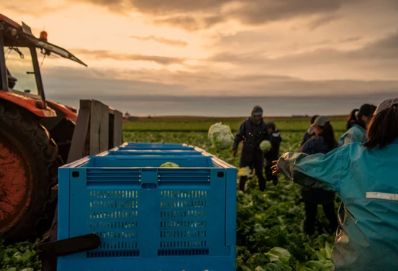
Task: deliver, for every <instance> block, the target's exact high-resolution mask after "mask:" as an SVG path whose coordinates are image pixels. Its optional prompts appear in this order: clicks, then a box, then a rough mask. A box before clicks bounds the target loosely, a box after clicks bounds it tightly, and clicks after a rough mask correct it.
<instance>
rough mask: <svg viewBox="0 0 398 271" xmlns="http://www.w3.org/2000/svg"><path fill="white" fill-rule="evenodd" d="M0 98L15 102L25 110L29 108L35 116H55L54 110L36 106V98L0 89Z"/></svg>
mask: <svg viewBox="0 0 398 271" xmlns="http://www.w3.org/2000/svg"><path fill="white" fill-rule="evenodd" d="M0 99H4V100H6V101H9V102H12V103H14V104H17V105H19V106H20V107H23V108H25V109H26V110H29V111H30V112H32V113H33V114H35V115H36V116H38V117H41V118H45V117H56V116H57V114H56V113H55V111H54V110H52V109H51V108H49V107H47V108H45V109H39V108H37V106H36V102H37V101H36V100H34V99H32V98H29V97H26V96H23V95H18V94H15V93H10V92H6V91H0Z"/></svg>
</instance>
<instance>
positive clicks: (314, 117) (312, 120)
mask: <svg viewBox="0 0 398 271" xmlns="http://www.w3.org/2000/svg"><path fill="white" fill-rule="evenodd" d="M317 117H319V115H314V116H312V118H311V124H314V121H315V119H316V118H317Z"/></svg>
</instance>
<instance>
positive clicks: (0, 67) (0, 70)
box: [0, 22, 46, 102]
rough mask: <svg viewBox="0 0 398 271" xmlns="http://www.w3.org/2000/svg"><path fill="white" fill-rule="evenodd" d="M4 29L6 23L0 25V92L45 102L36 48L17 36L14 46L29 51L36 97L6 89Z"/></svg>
mask: <svg viewBox="0 0 398 271" xmlns="http://www.w3.org/2000/svg"><path fill="white" fill-rule="evenodd" d="M6 27H7V24H6V23H4V22H3V23H0V47H1V48H0V81H1V82H0V83H1V84H0V86H1V88H0V91H7V92H16V93H18V94H19V95H23V96H27V97H30V98H34V99H40V100H43V101H44V102H45V100H46V96H45V94H44V87H43V81H42V78H41V73H40V65H39V60H38V57H37V52H36V47H34V46H32V45H31V43H30V42H29V41H24V40H23V38H21V37H20V36H19V35H17V37H19V38H15V40H16V41H18V44H16V46H20V47H26V48H29V51H30V54H31V57H32V64H33V71H34V75H35V79H36V80H35V81H36V87H37V92H38V95H32V94H29V93H25V92H22V91H15V90H12V89H10V88H9V87H8V81H7V70H6V60H5V57H4V46H5V42H4V33H3V31H5V29H6Z"/></svg>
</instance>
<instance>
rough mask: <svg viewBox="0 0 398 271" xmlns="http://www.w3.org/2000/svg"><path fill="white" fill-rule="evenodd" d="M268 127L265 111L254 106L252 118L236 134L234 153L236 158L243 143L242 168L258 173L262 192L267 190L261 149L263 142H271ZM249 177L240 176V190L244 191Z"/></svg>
mask: <svg viewBox="0 0 398 271" xmlns="http://www.w3.org/2000/svg"><path fill="white" fill-rule="evenodd" d="M269 139H270V136H269V134H268V129H267V125H266V124H265V122H264V120H263V109H262V108H261V107H260V106H254V107H253V110H252V113H251V117H250V118H248V119H247V120H245V121H244V122H243V123H242V125H241V126H240V128H239V131H238V132H237V133H236V136H235V140H234V144H233V146H232V153H233V156H234V157H235V156H236V155H237V152H238V146H239V143H240V142H241V141H243V147H242V155H241V157H240V167H241V168H245V167H249V168H250V167H252V166H253V168H254V170H255V172H256V176H257V178H258V182H259V188H260V190H261V191H264V190H265V178H264V173H263V167H264V152H263V151H262V150H261V149H260V143H261V142H262V141H263V140H269ZM247 178H248V176H240V179H239V189H240V190H241V191H243V190H244V189H245V184H246V181H247Z"/></svg>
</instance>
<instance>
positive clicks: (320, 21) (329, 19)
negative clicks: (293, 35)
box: [308, 13, 342, 31]
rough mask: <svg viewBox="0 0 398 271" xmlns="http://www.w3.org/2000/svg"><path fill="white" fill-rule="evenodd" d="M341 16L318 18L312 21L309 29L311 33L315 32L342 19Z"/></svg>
mask: <svg viewBox="0 0 398 271" xmlns="http://www.w3.org/2000/svg"><path fill="white" fill-rule="evenodd" d="M341 18H342V17H341V15H337V14H334V13H332V14H326V15H322V16H320V17H319V18H316V19H315V20H313V21H311V22H310V23H309V24H308V28H309V30H311V31H314V30H315V29H317V28H319V27H320V26H323V25H325V24H327V23H330V22H332V21H335V20H338V19H341Z"/></svg>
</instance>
